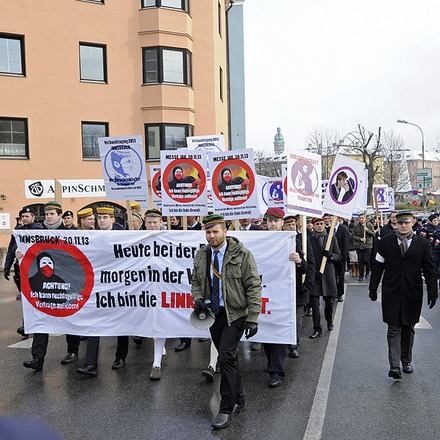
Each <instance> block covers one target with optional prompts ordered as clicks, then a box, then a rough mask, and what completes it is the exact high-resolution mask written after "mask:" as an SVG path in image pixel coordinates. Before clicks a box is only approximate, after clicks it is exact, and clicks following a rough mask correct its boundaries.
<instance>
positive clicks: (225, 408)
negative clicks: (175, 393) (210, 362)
mask: <svg viewBox="0 0 440 440" xmlns="http://www.w3.org/2000/svg"><path fill="white" fill-rule="evenodd" d="M245 322H246V316H243V317H242V318H238V319H236V320H235V321H233V322H231V325H228V320H227V319H226V311H225V309H224V308H223V307H221V308H220V312H219V314H218V315H217V316H216V317H215V321H214V324H212V326H211V327H210V329H209V330H210V332H211V338H212V342H214V345H215V348H216V349H217V351H218V361H217V364H218V365H219V366H220V395H221V400H220V411H219V412H221V413H225V414H231V413H232V411H233V409H234V405H235V404H236V403H244V392H243V384H242V380H241V370H240V366H239V364H238V356H237V352H238V343H239V342H240V339H241V337H242V335H243V331H244V324H245Z"/></svg>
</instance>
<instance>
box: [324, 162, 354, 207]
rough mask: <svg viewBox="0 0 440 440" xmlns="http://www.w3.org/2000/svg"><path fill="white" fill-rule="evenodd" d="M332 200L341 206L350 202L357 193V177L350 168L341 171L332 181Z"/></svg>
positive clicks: (338, 171)
mask: <svg viewBox="0 0 440 440" xmlns="http://www.w3.org/2000/svg"><path fill="white" fill-rule="evenodd" d="M330 191H331V196H332V199H333V200H334V201H335V202H336V203H339V204H345V203H348V202H350V200H351V199H352V198H353V196H354V194H355V192H356V184H355V176H354V173H353V171H352V170H351V169H350V168H346V169H339V170H337V173H336V175H335V177H334V178H333V179H332V180H331V188H330Z"/></svg>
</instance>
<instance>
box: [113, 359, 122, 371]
mask: <svg viewBox="0 0 440 440" xmlns="http://www.w3.org/2000/svg"><path fill="white" fill-rule="evenodd" d="M124 367H125V359H115V361H114V362H113V364H112V370H119V369H120V368H124Z"/></svg>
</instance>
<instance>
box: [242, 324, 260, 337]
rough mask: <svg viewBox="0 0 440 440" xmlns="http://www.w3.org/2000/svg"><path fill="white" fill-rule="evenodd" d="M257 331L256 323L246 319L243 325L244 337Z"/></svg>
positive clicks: (250, 335)
mask: <svg viewBox="0 0 440 440" xmlns="http://www.w3.org/2000/svg"><path fill="white" fill-rule="evenodd" d="M257 331H258V324H257V323H255V322H249V321H246V324H245V325H244V335H245V338H246V339H249V338H252V336H255V335H256V334H257Z"/></svg>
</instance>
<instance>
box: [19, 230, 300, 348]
mask: <svg viewBox="0 0 440 440" xmlns="http://www.w3.org/2000/svg"><path fill="white" fill-rule="evenodd" d="M228 235H230V236H235V237H237V238H238V239H239V240H240V241H242V242H243V243H244V244H245V246H246V247H247V248H248V249H250V250H251V251H252V253H253V255H254V257H255V259H256V262H257V266H258V270H259V274H260V277H261V280H262V285H263V291H262V313H261V315H260V318H259V331H258V334H257V336H256V337H255V338H254V340H256V341H260V342H273V343H294V341H295V340H296V326H295V273H294V264H292V263H291V262H289V254H290V252H291V251H292V249H293V246H294V240H295V239H294V237H293V234H291V233H290V232H265V233H261V231H255V232H254V231H248V232H239V231H237V232H232V231H231V232H228ZM14 236H15V238H16V241H17V245H18V249H19V250H20V251H21V252H22V253H23V254H24V257H23V258H22V259H21V262H20V274H21V282H22V292H23V312H24V322H25V326H26V333H51V332H55V333H65V334H77V335H87V336H93V335H100V336H117V335H137V336H146V337H169V338H177V337H196V338H197V337H206V336H207V335H208V331H207V330H197V329H195V328H194V327H193V326H192V325H191V324H190V322H189V316H190V314H191V312H192V310H193V302H192V299H191V294H190V292H191V286H190V282H191V274H192V269H193V259H194V255H195V253H196V252H197V250H198V249H199V248H200V246H201V245H202V244H205V243H206V240H205V234H204V232H203V231H184V232H182V231H118V232H117V233H116V232H115V231H79V230H76V231H63V230H16V231H14Z"/></svg>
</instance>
